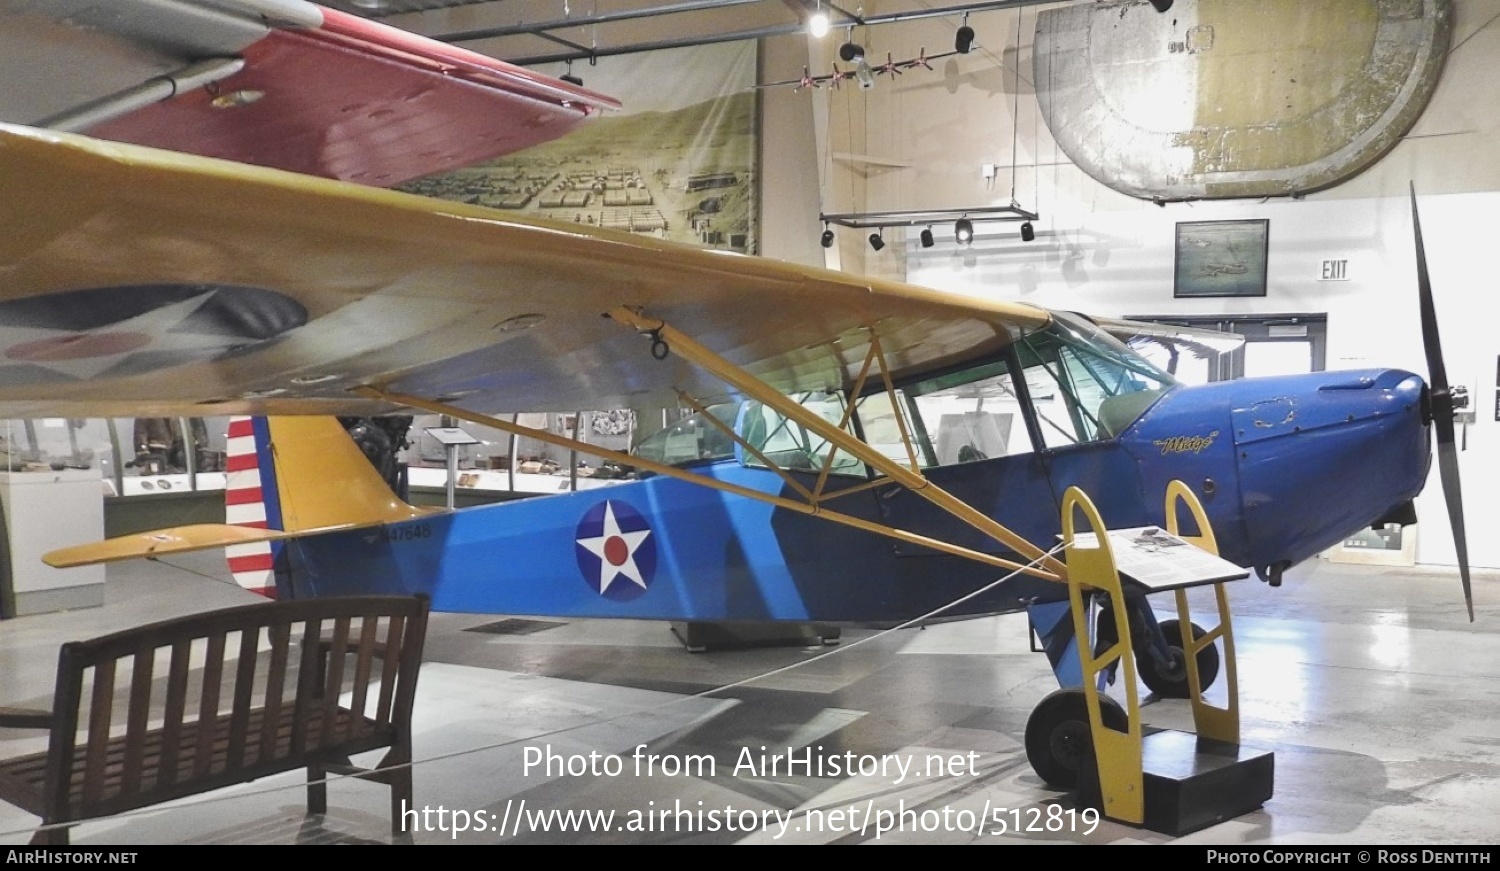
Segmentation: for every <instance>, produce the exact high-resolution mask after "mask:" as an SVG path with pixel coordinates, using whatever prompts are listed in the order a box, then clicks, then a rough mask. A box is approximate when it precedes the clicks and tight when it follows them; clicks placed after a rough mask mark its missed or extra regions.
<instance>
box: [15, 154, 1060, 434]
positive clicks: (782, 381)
mask: <svg viewBox="0 0 1500 871" xmlns="http://www.w3.org/2000/svg"><path fill="white" fill-rule="evenodd" d="M160 285H195V286H202V287H205V288H215V287H236V288H258V289H263V290H268V291H272V292H274V293H275V294H279V295H281V296H282V297H284V298H286V299H290V300H292V301H294V302H295V303H296V304H297V305H298V306H300V307H301V308H302V309H304V310H305V312H306V318H305V323H302V324H301V325H300V326H297V327H296V328H295V329H290V330H287V331H285V332H284V333H283V334H281V335H279V336H277V337H275V338H274V339H270V340H265V341H259V342H256V343H246V345H245V346H244V347H237V348H235V349H233V351H232V352H230V353H224V354H220V355H217V356H215V357H213V358H206V359H197V360H191V361H188V362H185V363H184V362H180V361H179V362H175V363H173V364H172V365H161V366H156V367H153V366H151V365H150V359H151V358H149V357H142V358H141V359H142V360H144V361H145V362H139V361H138V362H137V363H135V364H132V365H133V369H131V371H128V372H127V373H126V374H112V371H111V370H103V371H100V372H97V373H87V374H86V375H83V376H80V375H78V374H77V373H78V371H80V370H79V369H78V368H77V367H74V368H73V369H65V367H57V368H63V369H65V374H61V375H58V374H55V373H53V372H52V371H51V370H46V372H45V373H44V374H46V375H47V377H46V378H45V379H38V378H34V377H29V376H28V377H18V374H17V373H22V372H23V371H25V372H32V371H40V370H22V369H20V368H16V367H15V366H11V365H6V364H7V363H8V362H13V361H14V360H15V359H16V357H17V355H18V354H19V353H20V352H18V351H17V350H16V349H17V348H22V347H23V346H24V347H26V348H32V349H35V348H37V347H42V346H41V345H36V344H32V345H26V344H25V342H26V341H27V340H31V341H33V342H35V341H36V340H35V337H34V335H33V334H36V335H41V333H38V332H37V331H36V330H35V329H33V326H34V325H31V324H28V323H27V322H26V317H28V316H29V315H28V312H31V311H33V310H35V309H37V307H38V306H41V307H42V308H45V305H46V299H45V298H47V297H53V296H54V295H58V294H68V293H75V292H78V291H81V290H94V289H105V290H106V291H108V290H110V289H115V288H121V290H119V293H121V294H128V293H130V292H131V291H130V290H129V288H136V287H142V286H148V287H149V286H160ZM56 298H58V299H60V298H61V297H56ZM618 306H627V307H632V308H634V309H637V310H639V311H641V312H643V313H645V314H646V315H648V316H649V317H651V318H657V319H661V320H664V321H666V322H667V323H670V324H671V325H672V326H674V327H675V328H676V329H678V330H681V331H683V332H684V333H685V334H687V335H690V336H692V337H694V338H695V339H696V340H697V341H699V342H701V343H703V344H704V345H705V346H707V347H709V348H712V349H713V350H714V351H715V352H716V353H718V354H720V355H722V356H723V357H725V358H726V359H727V360H729V361H730V362H732V363H733V364H735V365H738V366H741V367H744V368H745V369H746V370H747V371H748V372H750V373H751V374H753V375H756V376H758V377H760V378H762V379H764V380H765V381H766V382H767V383H769V384H770V385H771V386H773V387H775V388H777V389H779V390H782V391H786V392H791V391H797V390H814V389H826V388H840V387H845V386H847V385H848V384H849V383H850V382H851V381H852V380H853V378H854V377H855V373H857V371H858V369H859V367H860V365H861V364H862V363H863V361H864V358H865V352H866V350H867V349H868V347H869V341H870V334H871V332H872V331H873V332H874V333H876V334H878V335H879V337H880V341H881V344H882V346H883V348H884V350H885V353H886V358H887V361H888V363H889V366H890V369H891V371H892V373H893V374H896V375H898V376H899V375H900V374H902V373H911V372H919V371H928V370H932V369H936V368H940V367H942V366H945V365H949V364H954V363H958V362H961V361H963V360H967V359H970V358H972V357H973V356H975V355H978V354H983V353H986V352H988V351H992V350H995V349H999V348H1001V347H1003V346H1004V345H1005V344H1007V343H1009V342H1010V341H1012V340H1013V338H1014V337H1015V335H1016V334H1017V333H1019V332H1020V331H1024V330H1029V329H1032V328H1035V327H1039V326H1041V325H1043V324H1045V323H1046V322H1047V320H1048V314H1047V313H1046V312H1045V311H1044V310H1042V309H1038V308H1035V307H1032V306H1026V305H1020V304H1014V303H1005V302H1000V301H997V300H988V299H978V298H969V297H958V296H953V295H948V294H942V293H938V292H936V291H931V290H927V289H923V288H918V287H914V286H910V285H903V284H898V283H890V282H879V281H872V280H869V279H861V278H856V277H852V276H848V275H844V274H841V273H837V272H830V271H826V270H820V269H812V268H806V267H801V266H796V265H792V264H787V263H782V262H778V261H772V260H766V259H761V258H754V257H744V256H739V255H732V254H724V253H721V252H713V251H705V250H700V249H695V248H691V247H687V246H681V245H675V244H671V243H667V242H662V241H659V240H656V239H652V238H646V237H640V236H633V235H629V234H622V233H613V232H609V231H604V230H598V229H594V228H589V227H584V226H581V225H572V224H556V223H547V222H543V221H539V220H532V219H525V218H521V217H517V216H513V215H510V214H507V213H504V212H498V211H493V210H489V209H484V208H480V207H474V206H465V205H462V204H456V203H450V202H444V201H437V200H431V199H426V198H423V197H418V196H413V195H407V194H402V193H396V192H392V191H384V190H377V189H371V188H363V187H359V186H354V185H348V184H341V183H337V182H329V181H325V180H321V179H315V178H310V177H305V176H299V175H294V174H290V173H283V172H277V171H274V170H262V169H256V168H252V167H246V166H242V165H239V164H232V163H226V162H222V161H214V160H208V159H202V158H194V157H188V156H183V155H177V154H170V153H165V152H159V151H153V150H150V149H143V148H138V147H132V146H124V145H118V144H113V143H106V142H100V141H96V140H91V139H87V138H84V137H76V136H67V135H63V134H55V133H50V132H39V131H34V130H29V129H26V128H20V127H12V126H4V125H0V357H3V358H6V359H0V417H38V416H49V417H51V416H59V417H101V416H116V415H121V416H134V415H143V414H144V415H151V414H159V415H192V416H198V415H205V414H227V413H263V414H323V413H332V412H338V413H371V412H380V411H389V410H392V409H391V408H390V407H389V406H387V405H385V404H383V403H381V402H379V401H375V400H369V399H361V398H358V397H356V396H354V395H353V394H351V393H350V392H349V391H350V390H351V389H353V388H355V387H359V386H362V385H369V386H376V387H379V388H381V389H383V390H385V391H389V392H392V393H404V394H409V395H415V396H425V397H432V398H434V399H442V400H447V401H451V402H452V403H454V404H456V405H462V406H465V407H470V408H478V409H482V410H486V411H548V410H557V411H574V410H578V409H586V408H610V407H625V406H638V407H639V406H644V405H648V404H667V405H675V404H676V402H677V400H676V397H675V394H674V393H673V390H674V389H682V390H686V391H688V392H690V393H693V394H695V395H698V396H700V397H704V398H705V399H708V400H712V399H713V398H716V397H718V396H722V395H723V393H724V387H723V385H722V384H720V383H719V382H718V381H716V380H714V379H712V378H711V377H708V376H706V375H704V374H703V373H702V372H701V371H700V370H697V369H695V368H694V367H692V366H690V365H688V364H687V363H686V362H684V361H682V360H680V359H678V358H677V357H676V356H675V355H669V356H668V357H667V359H666V360H663V361H658V360H655V359H653V358H652V356H651V354H650V342H649V341H647V340H646V339H643V338H642V337H641V336H639V335H638V334H636V333H635V332H634V331H633V330H631V329H628V328H626V327H624V326H622V325H621V324H619V323H615V322H613V321H611V320H609V319H607V318H605V317H604V316H603V314H604V313H605V312H608V311H610V310H612V309H615V308H616V307H618ZM252 315H253V313H252ZM125 326H128V324H127V325H125ZM111 329H113V328H111ZM28 330H30V332H28ZM100 331H104V332H107V330H104V329H103V328H101V330H100ZM124 333H125V327H124V326H122V327H120V328H119V329H117V330H115V333H113V334H111V335H109V336H106V337H104V338H103V339H97V340H96V341H98V342H105V341H106V340H108V341H109V342H116V343H118V342H126V341H127V340H128V341H131V342H142V341H146V339H142V338H140V337H138V336H136V335H135V334H133V333H132V334H130V335H128V336H126V337H125V338H123V339H122V338H120V335H123V334H124ZM66 338H67V337H63V339H56V338H51V339H48V341H50V342H52V344H50V345H46V346H45V347H46V350H47V353H61V354H64V355H65V354H66V353H69V349H70V348H71V347H72V346H70V345H68V344H67V342H66V341H65V340H66ZM148 338H149V337H148ZM153 341H154V340H153ZM146 350H150V346H147V347H146ZM31 354H32V356H33V357H37V356H40V352H37V351H35V350H33V351H32V352H31ZM47 362H48V361H45V360H44V361H43V363H47Z"/></svg>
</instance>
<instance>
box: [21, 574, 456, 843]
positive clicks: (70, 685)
mask: <svg viewBox="0 0 1500 871" xmlns="http://www.w3.org/2000/svg"><path fill="white" fill-rule="evenodd" d="M427 610H428V600H427V597H426V596H415V597H397V596H369V597H340V598H328V599H309V600H305V601H290V602H267V603H258V604H252V605H244V606H240V607H236V608H228V609H225V610H221V611H213V612H208V613H204V614H196V615H192V616H189V617H182V618H179V619H175V620H167V621H164V622H161V623H153V624H151V625H148V626H142V627H139V628H136V629H127V630H125V631H123V632H116V633H114V634H111V635H105V636H103V637H100V638H95V639H93V640H90V641H77V642H70V643H68V644H64V645H63V646H62V650H61V651H60V653H59V654H58V662H57V684H56V689H55V694H54V697H53V707H52V710H51V711H31V710H20V709H15V708H5V709H0V727H11V728H43V729H48V730H49V731H50V733H51V735H50V741H49V744H48V749H47V750H46V751H45V752H42V753H35V754H32V755H30V756H23V757H18V758H13V759H8V760H3V761H0V799H3V800H4V801H7V802H9V803H11V804H13V805H15V806H17V807H19V808H22V809H23V810H26V811H28V812H30V813H33V814H36V815H38V816H40V817H41V818H42V828H40V829H39V830H38V831H37V832H36V834H35V836H34V837H33V838H32V843H36V844H49V843H51V844H66V843H67V842H68V830H69V825H68V824H70V823H76V822H79V821H82V820H86V819H91V818H95V817H101V816H108V815H110V814H117V813H122V812H124V811H130V810H135V809H137V808H142V807H147V806H149V805H154V804H159V803H161V802H164V801H170V800H172V799H177V798H182V797H184V796H189V795H195V794H199V793H203V792H207V791H209V790H213V789H218V788H220V787H224V786H230V785H232V784H237V783H246V782H248V781H251V780H255V779H256V778H259V777H265V776H266V775H269V774H277V773H280V772H285V771H292V770H295V769H298V768H306V769H307V809H308V812H309V813H325V812H326V811H327V804H328V801H327V785H326V780H325V778H326V775H327V774H328V773H339V774H352V775H355V776H358V777H364V778H367V779H371V780H376V781H379V782H382V783H385V784H387V785H388V786H389V787H390V791H391V795H390V799H391V828H392V831H393V832H400V831H402V829H403V826H404V824H403V816H404V815H403V813H402V811H403V810H405V809H409V808H410V806H411V797H412V778H411V761H412V754H411V711H412V702H413V699H414V696H415V692H416V683H417V671H418V667H419V665H420V663H421V658H422V643H423V640H424V637H425V635H426V631H427ZM340 651H341V652H342V655H337V654H338V652H340ZM158 675H162V677H158ZM345 695H347V696H348V701H347V702H344V703H341V701H340V698H341V696H345ZM379 748H388V751H387V752H386V753H385V754H384V756H383V758H381V760H380V762H379V763H378V764H377V765H376V766H375V767H374V768H372V769H361V768H356V767H355V766H353V765H352V764H350V762H349V757H350V756H351V755H353V754H356V753H362V752H366V751H369V750H376V749H379Z"/></svg>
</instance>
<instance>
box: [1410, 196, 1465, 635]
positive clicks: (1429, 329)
mask: <svg viewBox="0 0 1500 871" xmlns="http://www.w3.org/2000/svg"><path fill="white" fill-rule="evenodd" d="M1411 227H1412V234H1413V235H1414V236H1415V237H1416V242H1417V297H1418V300H1419V302H1420V304H1421V311H1422V347H1423V348H1424V349H1425V350H1426V352H1427V376H1428V378H1427V384H1428V395H1429V398H1430V405H1431V407H1432V424H1433V430H1434V432H1435V433H1436V436H1437V454H1438V477H1439V478H1441V480H1442V482H1443V498H1444V500H1445V501H1446V502H1447V503H1448V523H1449V524H1450V525H1451V526H1452V527H1453V546H1454V549H1455V550H1456V551H1457V553H1458V576H1459V579H1460V580H1461V581H1462V582H1463V587H1464V605H1465V606H1466V607H1467V608H1468V609H1469V622H1470V623H1472V622H1474V592H1473V588H1472V587H1471V585H1470V582H1469V541H1468V536H1467V534H1466V533H1465V531H1464V503H1463V486H1462V484H1461V482H1460V481H1459V477H1458V448H1457V446H1455V445H1454V443H1453V434H1454V431H1453V392H1452V389H1451V388H1450V387H1449V386H1448V370H1447V367H1446V366H1444V365H1443V345H1442V340H1441V338H1440V337H1439V335H1438V323H1437V307H1436V306H1435V305H1434V304H1433V301H1432V279H1431V278H1430V277H1429V276H1428V274H1427V252H1426V249H1425V248H1424V247H1423V245H1422V222H1421V219H1420V218H1419V217H1418V216H1417V188H1416V185H1412V186H1411Z"/></svg>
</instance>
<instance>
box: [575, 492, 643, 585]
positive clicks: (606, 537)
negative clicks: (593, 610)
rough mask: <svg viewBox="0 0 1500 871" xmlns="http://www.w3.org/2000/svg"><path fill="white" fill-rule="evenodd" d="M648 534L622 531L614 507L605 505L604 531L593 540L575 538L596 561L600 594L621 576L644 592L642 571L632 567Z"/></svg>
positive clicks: (636, 566)
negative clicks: (596, 558) (637, 552)
mask: <svg viewBox="0 0 1500 871" xmlns="http://www.w3.org/2000/svg"><path fill="white" fill-rule="evenodd" d="M650 535H651V530H649V529H642V530H640V531H639V532H621V531H620V524H619V522H618V521H616V520H615V504H614V503H613V502H605V503H604V530H603V532H602V533H601V534H600V535H598V536H595V537H594V538H580V539H578V543H579V544H580V545H582V546H583V547H584V548H585V549H587V550H588V552H589V553H591V554H593V555H594V556H597V557H598V558H599V593H600V595H603V593H604V591H605V590H608V589H609V585H610V584H613V583H614V582H615V578H618V577H619V576H620V575H624V576H625V577H626V578H628V579H629V580H630V581H631V582H632V583H634V584H635V585H636V586H638V587H640V588H641V589H643V590H644V589H646V579H645V578H643V577H641V568H640V566H638V565H636V564H635V552H636V549H637V548H639V547H640V546H641V542H643V541H645V540H646V538H647V537H649V536H650Z"/></svg>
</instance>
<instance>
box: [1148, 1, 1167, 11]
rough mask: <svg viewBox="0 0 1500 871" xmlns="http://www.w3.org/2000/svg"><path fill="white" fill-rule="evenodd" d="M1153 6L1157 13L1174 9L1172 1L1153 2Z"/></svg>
mask: <svg viewBox="0 0 1500 871" xmlns="http://www.w3.org/2000/svg"><path fill="white" fill-rule="evenodd" d="M1151 5H1152V7H1154V8H1155V9H1156V11H1157V12H1166V11H1167V10H1168V9H1171V8H1172V0H1151Z"/></svg>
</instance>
